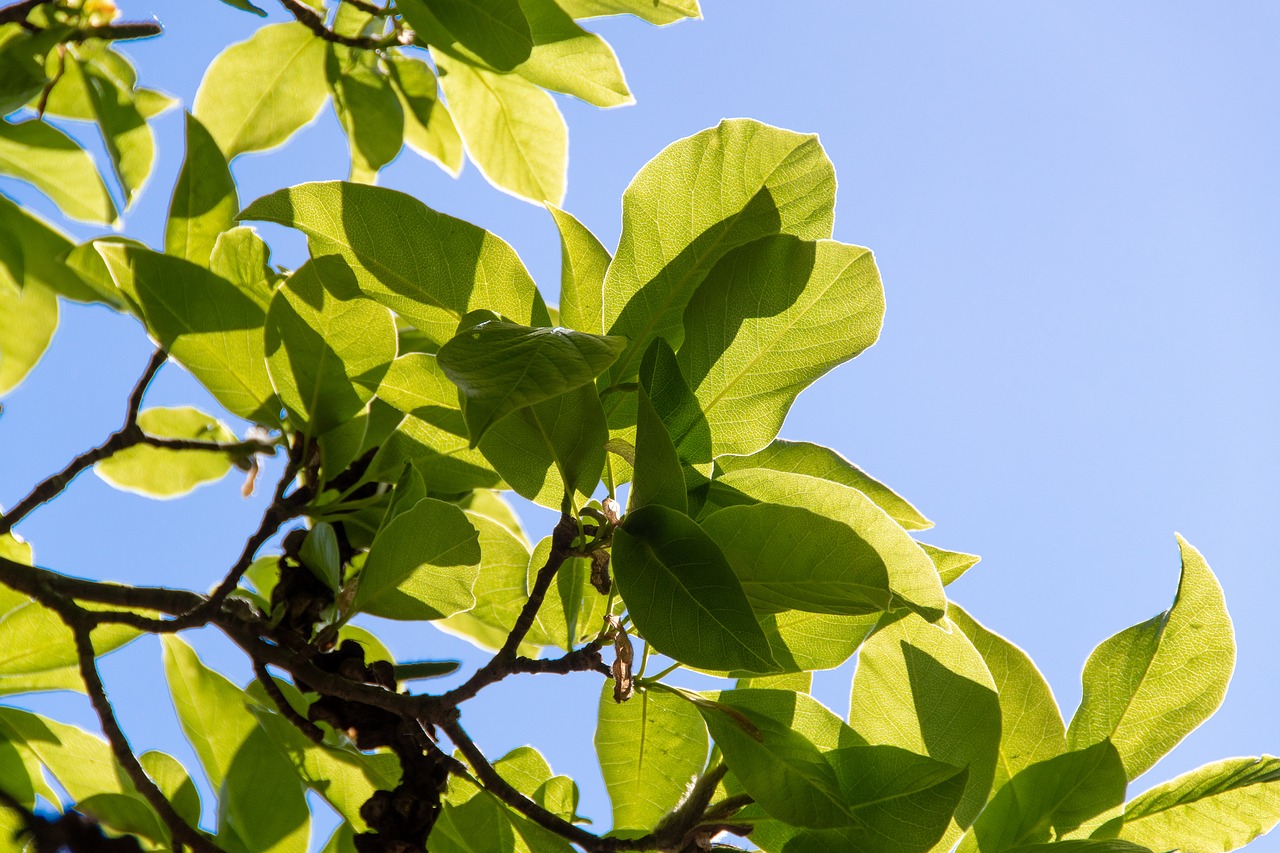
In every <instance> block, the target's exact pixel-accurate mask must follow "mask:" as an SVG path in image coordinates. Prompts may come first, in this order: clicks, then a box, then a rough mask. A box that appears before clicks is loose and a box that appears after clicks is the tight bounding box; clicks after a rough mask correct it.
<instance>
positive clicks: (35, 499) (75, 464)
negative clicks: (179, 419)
mask: <svg viewBox="0 0 1280 853" xmlns="http://www.w3.org/2000/svg"><path fill="white" fill-rule="evenodd" d="M10 8H12V7H10ZM0 11H3V10H0ZM166 358H168V356H167V355H166V354H165V352H164V350H162V349H157V350H156V351H155V352H154V353H152V354H151V360H150V361H148V362H147V366H146V369H145V370H143V371H142V376H141V378H139V379H138V381H137V383H136V384H135V385H134V386H133V390H132V391H131V392H130V393H129V404H128V408H127V410H126V412H125V419H124V426H122V427H120V429H118V430H116V431H115V432H113V433H112V434H111V435H110V436H108V438H107V440H106V441H104V442H103V443H102V444H100V445H98V446H97V447H95V448H93V449H92V450H86V451H85V452H84V453H81V454H80V455H79V456H77V457H76V458H75V459H72V460H71V462H69V463H68V464H67V467H65V468H63V469H62V470H61V471H59V472H58V473H56V474H54V475H53V476H51V477H47V478H45V479H44V480H43V481H42V482H40V483H39V484H38V485H37V486H36V487H35V488H34V489H32V490H31V493H30V494H28V495H27V496H26V497H25V498H23V499H22V500H20V501H18V503H16V504H15V505H14V507H13V509H11V510H9V511H8V512H7V513H5V514H4V515H3V516H0V536H3V535H4V534H6V533H8V532H9V531H10V530H12V529H13V527H14V525H16V524H17V523H18V522H19V521H22V519H24V518H26V517H27V515H29V514H30V513H31V511H32V510H34V509H35V508H36V507H39V506H41V505H42V504H45V503H48V502H49V501H51V500H53V499H54V498H56V497H57V496H58V495H60V494H62V491H63V489H65V488H66V487H67V486H68V485H70V483H71V481H72V480H74V479H75V478H76V475H78V474H79V473H80V472H81V471H84V470H85V469H86V468H89V467H92V466H93V465H94V464H95V463H97V462H101V461H102V460H103V459H106V458H107V457H108V456H111V455H112V454H115V453H119V452H120V451H121V450H124V449H125V448H127V447H131V446H133V445H134V444H137V443H138V442H139V441H141V440H143V439H144V438H145V436H144V435H143V433H142V430H141V429H139V428H138V410H139V408H140V407H141V406H142V397H143V395H144V394H146V392H147V386H149V385H150V384H151V380H152V379H154V378H155V375H156V372H157V371H159V370H160V367H161V366H162V365H163V364H164V362H165V359H166Z"/></svg>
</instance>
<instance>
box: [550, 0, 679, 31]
mask: <svg viewBox="0 0 1280 853" xmlns="http://www.w3.org/2000/svg"><path fill="white" fill-rule="evenodd" d="M558 2H559V3H560V7H561V8H562V9H564V10H565V11H566V12H568V13H569V14H570V15H572V16H573V17H575V18H595V17H599V16H601V15H635V16H636V17H637V18H641V19H643V20H646V21H648V22H649V23H651V24H658V25H659V26H661V25H662V24H670V23H671V22H673V21H680V20H683V19H685V18H700V17H702V13H701V12H700V11H699V10H698V0H558Z"/></svg>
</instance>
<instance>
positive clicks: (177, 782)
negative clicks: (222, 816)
mask: <svg viewBox="0 0 1280 853" xmlns="http://www.w3.org/2000/svg"><path fill="white" fill-rule="evenodd" d="M138 763H140V764H141V765H142V769H143V770H145V771H147V775H148V776H150V777H151V781H152V782H155V783H156V787H157V788H159V789H160V792H161V793H163V794H164V796H165V799H167V800H168V801H169V802H170V803H171V804H172V805H173V808H174V811H176V812H177V813H178V815H179V816H180V817H181V818H182V819H183V820H185V821H186V822H187V823H189V824H190V825H191V826H197V825H199V823H200V792H199V791H197V790H196V785H195V782H193V781H191V774H189V773H187V770H186V768H185V767H183V766H182V764H181V763H179V761H178V759H176V758H174V757H173V756H172V755H169V754H167V753H164V752H159V751H158V750H151V751H150V752H144V753H142V755H139V756H138Z"/></svg>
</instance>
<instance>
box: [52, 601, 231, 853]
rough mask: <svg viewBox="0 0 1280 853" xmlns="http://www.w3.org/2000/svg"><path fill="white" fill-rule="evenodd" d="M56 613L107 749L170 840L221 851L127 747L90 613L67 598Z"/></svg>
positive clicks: (210, 852)
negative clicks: (71, 640)
mask: <svg viewBox="0 0 1280 853" xmlns="http://www.w3.org/2000/svg"><path fill="white" fill-rule="evenodd" d="M58 614H59V615H60V616H61V617H62V619H63V621H65V622H66V623H67V627H69V628H70V629H71V630H72V632H73V633H74V634H75V640H76V658H77V660H78V661H79V664H80V677H81V678H82V679H83V680H84V686H85V690H86V691H87V692H88V694H89V701H90V703H92V705H93V710H94V711H96V712H97V714H98V721H99V723H100V724H101V726H102V733H103V734H105V735H106V736H107V742H108V743H110V744H111V751H112V752H113V753H114V754H115V757H116V760H117V761H118V762H120V765H121V766H122V767H123V768H124V771H125V773H126V774H128V776H129V778H130V779H131V780H132V781H133V785H134V787H135V788H137V789H138V793H140V794H141V795H142V796H143V797H144V798H145V799H146V801H147V802H148V803H150V804H151V807H152V808H154V809H155V810H156V812H157V813H158V814H159V815H160V819H161V820H163V821H164V824H165V826H167V827H168V828H169V833H170V834H171V835H172V836H173V840H174V841H177V842H181V843H182V844H185V845H187V846H188V847H190V848H191V849H192V850H193V851H196V853H221V850H220V849H219V848H218V847H217V846H216V845H215V844H213V842H211V841H209V840H208V839H207V838H205V837H204V836H203V835H202V834H201V833H200V831H199V830H198V829H195V828H193V827H192V826H191V825H190V824H188V823H187V822H186V820H184V819H183V818H182V816H181V815H179V814H178V812H177V811H176V810H175V809H174V807H173V804H172V803H170V802H169V800H168V798H166V797H165V795H164V792H163V791H161V790H160V789H159V788H158V787H156V783H155V782H152V781H151V777H150V776H148V775H147V772H146V771H145V770H143V769H142V765H141V764H140V763H139V762H138V757H137V756H136V755H134V754H133V750H132V749H130V747H129V741H128V739H127V738H126V737H125V735H124V731H123V730H122V729H121V728H120V723H119V721H118V720H117V719H116V715H115V711H114V710H113V709H112V707H111V702H110V700H108V699H107V693H106V688H105V686H104V685H103V683H102V677H101V675H99V674H98V666H97V661H96V659H95V657H94V655H95V652H94V650H93V640H92V638H91V632H92V630H93V620H92V618H91V617H92V614H91V613H90V612H89V611H86V610H81V609H80V608H79V607H77V606H75V605H74V604H70V603H69V602H65V603H63V604H62V605H61V606H60V607H59V608H58Z"/></svg>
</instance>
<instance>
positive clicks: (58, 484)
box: [0, 349, 168, 536]
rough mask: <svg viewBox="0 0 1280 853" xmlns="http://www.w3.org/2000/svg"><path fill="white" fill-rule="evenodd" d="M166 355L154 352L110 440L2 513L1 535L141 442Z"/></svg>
mask: <svg viewBox="0 0 1280 853" xmlns="http://www.w3.org/2000/svg"><path fill="white" fill-rule="evenodd" d="M166 358H168V356H167V355H166V354H165V352H164V350H161V349H157V350H156V351H155V352H154V353H152V355H151V360H150V361H148V362H147V367H146V369H145V370H143V372H142V376H141V377H140V378H139V379H138V381H137V383H136V384H135V385H134V386H133V390H132V391H131V392H129V404H128V408H127V410H126V412H125V420H124V426H122V427H120V429H118V430H116V431H115V432H113V433H112V434H111V435H110V436H108V437H107V440H106V441H104V442H103V443H102V444H100V445H98V446H97V447H95V448H93V449H92V450H86V451H85V452H84V453H81V454H80V455H79V456H77V457H76V458H75V459H72V460H71V462H70V463H68V464H67V467H65V468H63V469H62V470H61V471H59V472H58V473H56V474H54V475H53V476H51V477H47V478H45V479H44V480H43V481H41V482H40V483H39V484H38V485H37V486H36V487H35V488H34V489H32V490H31V493H30V494H28V495H27V496H26V497H25V498H23V499H22V500H20V501H18V502H17V503H16V504H14V507H13V509H11V510H9V511H8V512H7V513H5V514H4V515H3V516H0V536H3V535H4V534H6V533H8V532H9V531H10V530H12V529H13V527H14V525H16V524H17V523H18V522H19V521H22V519H24V518H26V517H27V515H29V514H30V513H31V511H32V510H34V509H35V508H36V507H38V506H41V505H42V504H45V503H48V502H49V501H51V500H53V499H54V498H56V497H57V496H58V495H60V494H62V491H63V490H64V489H65V488H66V487H67V486H68V485H70V483H71V481H72V480H74V479H75V478H76V475H78V474H79V473H80V472H81V471H84V470H85V469H86V468H90V467H92V466H93V465H94V464H96V463H98V462H101V461H102V460H103V459H106V458H107V457H108V456H111V455H113V454H115V453H119V452H120V451H121V450H124V449H125V448H127V447H131V446H133V445H134V444H137V443H138V442H139V441H141V440H143V439H144V438H145V436H144V435H143V433H142V430H141V429H139V428H138V410H139V408H140V407H141V406H142V397H143V395H144V394H146V392H147V386H149V385H150V384H151V380H152V379H154V378H155V375H156V372H157V371H158V370H159V369H160V367H161V365H163V364H164V362H165V359H166Z"/></svg>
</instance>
